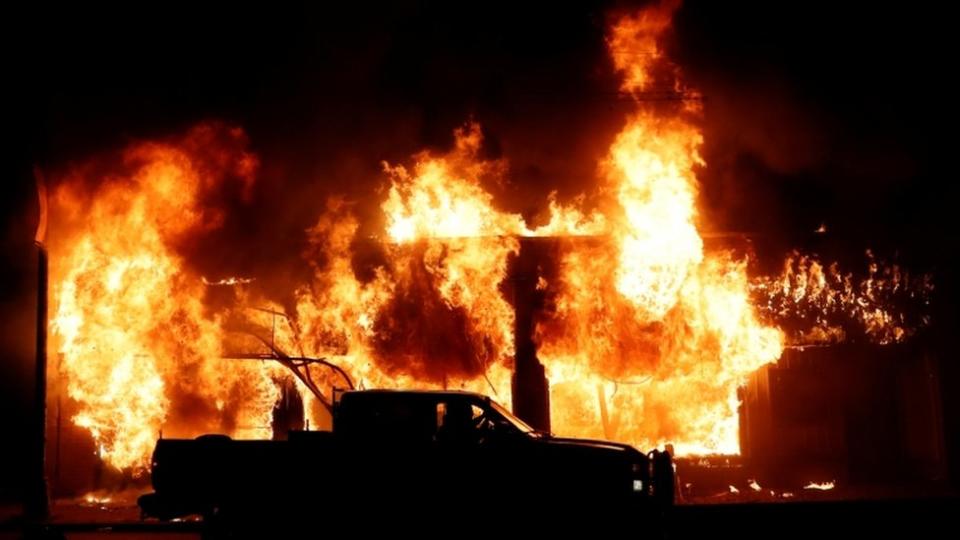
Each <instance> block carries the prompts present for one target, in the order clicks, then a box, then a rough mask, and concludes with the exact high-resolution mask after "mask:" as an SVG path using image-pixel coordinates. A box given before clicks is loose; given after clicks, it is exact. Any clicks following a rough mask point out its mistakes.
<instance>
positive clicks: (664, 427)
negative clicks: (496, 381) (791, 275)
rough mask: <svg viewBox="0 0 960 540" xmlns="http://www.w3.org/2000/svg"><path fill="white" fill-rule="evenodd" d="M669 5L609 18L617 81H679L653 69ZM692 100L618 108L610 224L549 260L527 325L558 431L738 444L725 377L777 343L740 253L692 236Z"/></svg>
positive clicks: (692, 444)
mask: <svg viewBox="0 0 960 540" xmlns="http://www.w3.org/2000/svg"><path fill="white" fill-rule="evenodd" d="M675 7H676V5H675V4H674V3H670V2H667V3H663V4H661V5H654V6H652V7H651V8H648V11H645V12H641V13H640V14H639V15H637V16H634V17H626V18H624V19H621V20H620V21H619V22H618V24H616V25H615V26H614V30H613V35H614V38H613V39H611V42H610V46H611V50H612V54H613V56H614V60H615V64H616V66H617V68H618V69H619V70H621V71H623V72H624V75H625V78H626V79H625V83H624V87H623V89H624V90H626V91H629V92H631V93H636V92H640V91H643V90H646V89H648V88H650V87H652V86H653V85H655V83H662V82H664V81H665V82H666V83H667V85H668V86H670V87H674V88H676V87H682V83H680V82H679V81H678V80H677V79H676V77H677V72H676V71H675V70H671V69H664V70H661V71H662V73H663V74H661V75H660V76H659V78H658V77H657V73H658V71H657V69H655V68H658V67H660V65H659V63H658V62H657V60H658V59H659V58H660V53H659V49H658V48H657V39H658V37H659V35H657V34H653V35H651V34H650V31H651V30H653V31H655V32H660V31H662V30H663V29H665V28H666V27H667V26H668V24H669V19H670V16H671V14H672V10H673V9H674V8H675ZM664 21H666V22H664ZM631 59H633V61H635V63H632V64H631V63H629V62H630V60H631ZM697 112H698V111H697V107H695V106H691V105H690V104H687V103H684V102H682V101H681V102H678V103H676V104H675V105H673V106H671V107H670V108H668V109H667V110H664V109H662V108H661V109H658V110H657V111H652V110H647V109H641V110H639V111H638V112H637V113H636V114H635V115H634V116H633V117H632V118H630V119H629V120H628V122H627V124H626V126H625V127H624V129H623V130H622V131H621V133H620V134H619V135H618V137H617V138H616V140H615V141H614V143H613V145H612V147H611V150H610V155H609V157H608V159H607V161H606V162H605V163H604V167H603V168H604V171H605V174H606V182H607V185H608V186H609V188H610V191H611V192H612V193H614V194H615V200H613V201H611V204H610V206H611V209H610V210H609V215H610V216H613V217H614V219H612V221H613V222H614V224H613V225H612V226H611V228H612V230H611V234H610V236H609V237H608V238H607V239H605V240H603V241H600V242H597V243H596V244H594V245H582V244H581V245H573V246H571V247H570V248H569V250H568V252H567V254H566V255H565V256H564V259H563V261H562V263H561V269H560V280H559V281H560V283H559V284H558V288H559V294H558V296H557V300H556V310H555V312H554V313H553V314H552V316H551V317H549V318H548V319H546V320H544V321H541V323H540V325H539V326H538V347H539V348H538V352H539V355H540V357H541V359H542V360H543V362H544V364H545V365H546V367H547V369H548V376H549V379H550V382H551V388H552V396H551V397H552V400H553V404H552V405H553V414H554V418H555V420H556V422H555V424H557V430H558V431H560V432H567V433H570V434H572V435H584V436H595V437H607V438H612V439H616V440H623V441H627V442H630V443H633V444H636V445H638V446H641V447H650V446H656V445H663V444H666V443H673V444H674V445H675V448H676V450H677V452H679V453H684V454H691V453H693V454H705V453H737V452H738V451H739V443H738V424H737V407H738V405H739V403H738V400H737V396H736V391H737V387H738V386H740V385H741V384H742V383H743V380H744V378H745V377H746V375H747V374H749V373H750V372H752V371H753V370H755V369H757V368H758V367H760V366H761V365H763V364H766V363H769V362H773V361H776V359H777V358H778V357H779V356H780V352H781V351H782V347H783V335H782V333H781V332H780V330H779V329H776V328H774V327H771V326H767V325H764V324H762V323H761V322H760V321H759V320H758V318H757V315H756V313H755V310H754V309H753V306H752V304H751V301H750V297H749V292H750V290H749V280H748V278H747V274H746V261H744V260H738V259H736V258H735V257H733V255H732V254H730V253H726V252H717V253H707V252H705V250H704V245H703V240H702V238H701V236H700V232H699V229H698V217H697V211H696V194H697V186H698V182H697V178H696V170H697V167H700V166H703V165H704V163H703V160H702V159H701V158H700V156H699V153H698V149H699V147H700V145H701V143H702V141H703V138H702V135H701V133H700V130H699V129H698V128H697V126H696V118H697ZM611 268H614V269H615V274H614V279H613V282H612V283H611V280H610V279H609V270H610V269H611ZM691 396H696V397H695V398H692V397H691Z"/></svg>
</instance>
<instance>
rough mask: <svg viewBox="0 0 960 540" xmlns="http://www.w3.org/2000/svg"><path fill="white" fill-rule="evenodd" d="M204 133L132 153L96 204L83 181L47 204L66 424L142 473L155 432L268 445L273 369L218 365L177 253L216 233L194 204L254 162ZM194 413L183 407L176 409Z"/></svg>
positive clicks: (210, 322)
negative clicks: (201, 234)
mask: <svg viewBox="0 0 960 540" xmlns="http://www.w3.org/2000/svg"><path fill="white" fill-rule="evenodd" d="M223 131H224V130H223V129H222V128H219V127H215V126H201V127H199V128H197V129H195V130H193V131H192V132H191V133H190V134H189V135H188V136H187V137H186V138H185V139H184V140H183V141H178V142H176V143H169V144H142V145H137V146H134V147H133V148H131V149H130V150H128V151H127V152H126V153H125V154H124V156H123V164H122V166H121V167H120V168H121V169H122V171H123V172H121V173H119V174H117V175H116V176H110V177H108V178H106V179H105V180H103V181H102V182H101V183H100V184H99V186H98V187H97V188H96V190H95V191H93V192H87V191H86V190H85V187H84V186H85V185H86V184H87V183H88V182H89V181H90V179H89V178H87V176H88V175H89V174H90V171H88V170H78V171H76V172H74V173H73V174H72V175H71V176H70V177H69V178H67V179H66V180H65V181H64V182H63V183H61V185H60V187H59V188H58V189H57V191H56V192H55V193H54V199H53V206H54V212H53V215H54V216H56V218H57V222H56V228H57V230H56V231H55V234H54V235H53V236H54V237H53V242H52V245H51V251H52V253H53V257H51V261H52V265H51V276H52V279H53V281H54V283H55V289H54V296H55V310H56V311H55V314H54V316H53V318H52V321H51V329H52V332H53V335H54V337H55V338H56V339H57V350H58V351H59V353H60V355H61V363H60V369H61V370H62V373H63V376H64V378H65V379H66V391H67V394H68V395H69V397H70V398H72V399H73V400H75V401H76V402H77V403H78V409H77V413H76V415H75V416H74V421H75V422H76V423H77V424H78V425H80V426H83V427H85V428H87V429H89V430H90V433H91V434H92V436H93V438H94V439H95V441H96V443H97V444H98V447H99V452H100V455H101V457H102V458H103V459H104V461H106V462H107V463H109V464H111V465H114V466H116V467H118V468H133V469H139V468H141V467H143V466H145V465H146V460H147V458H148V456H149V454H150V452H151V451H152V449H153V445H154V443H155V441H156V438H157V434H158V433H159V432H160V430H161V429H166V430H167V432H168V433H172V434H176V433H178V432H195V431H198V430H204V429H208V430H223V429H226V430H227V431H229V432H231V433H236V434H247V435H251V436H266V435H269V433H270V411H271V409H272V407H273V402H274V401H275V400H276V396H277V391H276V389H275V387H274V384H273V382H272V381H271V379H270V376H269V373H268V371H269V368H267V367H265V366H259V365H250V364H245V365H231V366H223V365H222V364H221V363H220V362H219V358H220V347H221V344H220V339H219V336H220V334H221V329H220V327H219V322H218V320H217V318H216V317H210V316H208V315H207V313H206V310H205V308H204V305H203V297H204V285H203V283H202V280H201V277H200V276H198V275H195V274H192V273H191V272H190V271H189V270H188V269H187V268H186V267H185V265H184V261H183V260H182V259H181V258H180V257H179V256H178V255H177V254H176V253H175V250H174V246H175V245H176V244H177V242H179V241H181V240H182V239H184V238H185V237H186V236H187V235H190V234H194V233H196V232H197V231H199V230H203V229H208V228H211V227H216V226H217V225H218V221H219V216H218V215H217V214H216V212H213V211H211V210H209V209H204V208H203V207H202V206H201V205H200V204H199V198H200V196H201V195H202V194H203V191H204V190H207V189H212V188H214V187H215V185H216V184H218V183H219V182H222V181H223V179H224V177H225V176H226V175H228V174H231V175H234V176H236V177H238V178H240V179H241V181H249V179H252V174H253V172H254V168H255V160H254V159H253V158H252V156H250V155H249V154H246V153H244V152H239V153H237V154H233V155H231V151H229V150H226V149H224V150H223V152H224V153H222V154H216V155H208V156H206V157H205V158H199V157H198V154H199V153H201V151H202V152H211V153H212V152H216V151H217V150H218V148H219V145H220V144H221V141H220V140H219V139H221V138H226V139H227V142H228V143H232V144H234V145H236V144H238V142H237V141H236V139H238V138H241V137H242V135H241V134H240V133H239V132H236V131H233V132H227V133H224V132H223ZM186 404H189V409H187V408H186V407H185V405H186Z"/></svg>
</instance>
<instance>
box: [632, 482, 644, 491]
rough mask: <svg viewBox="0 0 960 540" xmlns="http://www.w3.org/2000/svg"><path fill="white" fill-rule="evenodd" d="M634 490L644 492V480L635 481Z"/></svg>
mask: <svg viewBox="0 0 960 540" xmlns="http://www.w3.org/2000/svg"><path fill="white" fill-rule="evenodd" d="M633 490H634V491H643V480H634V481H633Z"/></svg>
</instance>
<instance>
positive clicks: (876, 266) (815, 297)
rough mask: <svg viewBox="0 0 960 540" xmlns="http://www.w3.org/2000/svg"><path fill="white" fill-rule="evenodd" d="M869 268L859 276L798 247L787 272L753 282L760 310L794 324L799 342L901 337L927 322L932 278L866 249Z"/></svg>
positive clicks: (793, 338)
mask: <svg viewBox="0 0 960 540" xmlns="http://www.w3.org/2000/svg"><path fill="white" fill-rule="evenodd" d="M867 260H868V264H867V272H866V275H864V276H863V277H860V278H857V277H855V276H854V275H853V274H852V273H850V272H847V273H843V272H841V271H840V268H839V265H838V264H837V263H835V262H834V263H831V264H829V265H825V264H824V263H822V262H820V260H818V259H817V258H816V257H811V256H808V255H801V254H799V253H796V252H794V253H793V254H792V255H790V256H789V257H787V259H786V260H785V261H784V266H783V271H782V272H781V273H780V274H779V275H777V276H773V277H769V278H758V279H756V280H755V281H754V283H753V288H754V290H755V294H756V296H757V297H758V305H759V308H760V310H761V311H762V312H763V313H764V315H766V316H767V317H768V318H770V319H772V320H775V321H777V322H780V323H781V324H784V325H785V326H791V327H794V332H793V335H792V336H791V341H792V342H793V343H795V344H798V345H805V344H818V343H836V342H840V341H844V340H846V339H849V338H850V337H851V336H849V335H848V334H850V333H851V332H857V333H862V334H863V335H864V336H865V337H866V338H867V339H868V340H869V341H871V342H875V343H879V344H888V343H897V342H901V341H903V340H904V339H906V338H908V337H910V336H911V335H913V334H914V333H916V331H917V330H918V329H919V328H921V327H924V326H926V325H928V324H929V322H930V320H929V318H928V316H927V315H926V314H925V313H924V310H923V309H922V308H923V307H925V306H926V305H927V304H928V303H929V301H930V295H931V293H932V291H933V288H934V285H933V279H932V277H931V276H930V275H929V274H923V275H919V276H914V275H911V274H910V273H909V272H906V271H904V270H903V269H901V268H900V267H899V265H896V264H892V265H887V264H882V263H880V262H878V261H877V260H876V259H875V257H874V256H873V253H872V252H870V251H868V252H867Z"/></svg>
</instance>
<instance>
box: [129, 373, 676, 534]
mask: <svg viewBox="0 0 960 540" xmlns="http://www.w3.org/2000/svg"><path fill="white" fill-rule="evenodd" d="M152 475H153V476H152V481H153V487H154V489H155V492H154V493H150V494H148V495H144V496H143V497H141V498H140V501H139V504H140V507H141V509H142V510H143V512H144V514H145V515H147V516H153V517H157V518H160V519H171V518H175V517H179V516H184V515H187V514H202V515H203V516H204V518H205V520H209V521H217V520H219V521H228V522H242V521H249V520H256V519H260V518H263V519H277V518H281V519H288V518H297V519H303V520H312V519H316V520H327V521H329V516H337V515H338V514H337V512H338V511H340V510H345V509H346V510H356V509H357V508H363V509H365V510H369V511H370V512H376V514H371V515H375V516H377V519H384V518H383V516H384V514H383V513H382V512H383V511H384V510H386V511H388V512H396V513H397V514H396V515H406V516H410V515H429V516H430V518H431V519H433V520H436V519H437V518H438V516H442V517H450V518H462V517H464V516H473V517H474V518H476V515H477V513H478V512H479V513H480V514H481V515H484V516H486V518H484V519H488V518H496V517H497V516H498V515H500V516H504V517H505V516H506V515H507V513H509V512H508V509H510V508H514V509H516V508H530V505H531V504H533V505H535V506H538V507H539V506H541V505H551V506H550V507H551V508H552V509H554V510H555V511H561V510H563V509H576V510H577V511H578V512H582V511H585V510H589V511H591V512H599V513H600V514H602V515H605V516H607V515H608V516H610V517H615V516H617V515H620V516H629V517H630V518H631V519H635V518H637V517H638V516H641V515H645V514H644V512H645V511H651V510H652V511H654V512H658V511H659V510H661V509H662V508H663V507H664V506H666V505H670V504H672V502H673V467H672V464H671V458H670V454H669V453H666V452H662V453H661V452H656V451H654V452H651V453H650V454H649V455H645V454H643V453H641V452H639V451H637V450H636V449H634V448H633V447H631V446H628V445H624V444H618V443H613V442H607V441H594V440H584V439H569V438H560V437H554V436H552V435H550V434H547V433H542V432H538V431H536V430H534V429H533V428H531V427H530V426H528V425H527V424H525V423H524V422H523V421H521V420H519V419H518V418H516V417H514V416H513V415H512V414H511V413H510V412H509V411H507V410H506V409H504V408H503V407H502V406H500V405H498V404H497V403H496V402H495V401H493V400H491V399H490V398H489V397H486V396H483V395H480V394H474V393H468V392H446V391H437V392H427V391H390V390H365V391H354V392H346V393H344V394H342V396H341V398H340V400H339V401H338V403H337V404H336V406H335V409H334V418H333V430H332V431H330V432H325V431H297V432H291V433H290V435H289V438H288V439H287V440H285V441H253V440H232V439H230V438H229V437H226V436H223V435H205V436H202V437H199V438H197V439H193V440H177V439H161V440H160V441H158V442H157V446H156V450H155V451H154V454H153V465H152ZM492 501H495V502H496V505H497V507H498V508H501V509H502V510H500V511H498V512H499V513H498V512H493V513H492V514H491V513H490V510H489V507H490V504H491V502H492ZM425 512H426V514H425Z"/></svg>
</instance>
